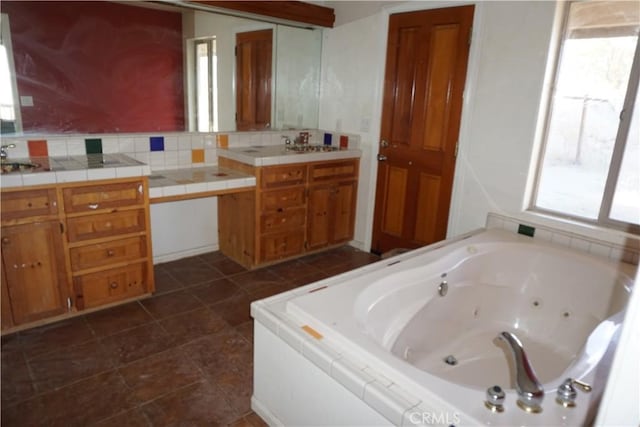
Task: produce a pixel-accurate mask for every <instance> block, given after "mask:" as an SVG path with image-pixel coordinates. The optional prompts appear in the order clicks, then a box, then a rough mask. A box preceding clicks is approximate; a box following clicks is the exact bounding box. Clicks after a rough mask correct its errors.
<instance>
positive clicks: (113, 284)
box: [109, 282, 118, 289]
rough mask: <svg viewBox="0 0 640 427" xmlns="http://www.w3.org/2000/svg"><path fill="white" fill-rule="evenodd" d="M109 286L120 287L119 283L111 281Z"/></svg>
mask: <svg viewBox="0 0 640 427" xmlns="http://www.w3.org/2000/svg"><path fill="white" fill-rule="evenodd" d="M109 287H110V288H111V289H115V288H117V287H118V283H117V282H111V283H110V284H109Z"/></svg>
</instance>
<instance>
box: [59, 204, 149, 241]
mask: <svg viewBox="0 0 640 427" xmlns="http://www.w3.org/2000/svg"><path fill="white" fill-rule="evenodd" d="M67 227H68V230H67V236H68V239H69V242H77V241H81V240H90V239H98V238H101V237H108V236H115V235H118V234H126V233H134V232H137V231H144V230H145V228H146V222H145V213H144V209H132V210H128V211H121V212H111V213H106V214H98V215H87V216H81V217H75V218H70V219H68V220H67Z"/></svg>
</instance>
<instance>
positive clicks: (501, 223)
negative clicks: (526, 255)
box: [486, 212, 640, 265]
mask: <svg viewBox="0 0 640 427" xmlns="http://www.w3.org/2000/svg"><path fill="white" fill-rule="evenodd" d="M521 226H526V227H533V228H535V231H534V235H533V239H534V240H539V241H542V242H548V243H552V244H554V245H558V246H563V247H567V248H571V249H575V250H577V251H581V252H586V253H588V254H591V255H596V256H600V257H604V258H608V259H610V260H612V261H622V262H625V263H627V264H633V265H638V263H639V260H640V237H624V238H623V239H618V241H617V242H614V241H604V240H602V239H597V238H593V237H589V236H585V235H583V234H580V233H575V232H571V231H567V230H563V229H560V228H555V227H551V226H548V225H544V224H542V223H539V222H536V221H531V220H524V219H521V218H517V217H511V216H508V215H502V214H498V213H494V212H490V213H489V214H488V215H487V222H486V228H497V229H500V230H507V231H510V232H512V233H517V232H518V229H519V228H520V227H521Z"/></svg>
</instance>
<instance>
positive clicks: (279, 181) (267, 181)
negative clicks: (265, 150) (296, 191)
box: [261, 164, 307, 188]
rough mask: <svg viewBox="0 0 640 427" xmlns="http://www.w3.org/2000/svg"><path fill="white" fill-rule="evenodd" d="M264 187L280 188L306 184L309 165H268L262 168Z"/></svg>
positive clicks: (262, 183)
mask: <svg viewBox="0 0 640 427" xmlns="http://www.w3.org/2000/svg"><path fill="white" fill-rule="evenodd" d="M261 174H262V180H261V186H262V188H278V187H287V186H291V185H299V184H304V183H305V182H306V181H307V165H306V164H294V165H285V166H267V167H264V168H262V170H261Z"/></svg>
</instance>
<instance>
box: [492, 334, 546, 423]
mask: <svg viewBox="0 0 640 427" xmlns="http://www.w3.org/2000/svg"><path fill="white" fill-rule="evenodd" d="M498 339H499V340H500V341H504V342H506V343H507V345H508V347H509V350H511V356H512V357H513V362H514V363H513V364H514V365H515V367H516V392H517V393H518V402H517V403H518V406H519V407H520V409H522V410H524V411H526V412H530V413H534V414H537V413H540V412H542V406H540V405H541V404H542V400H543V399H544V388H542V384H540V381H538V377H537V376H536V373H535V371H534V370H533V367H532V366H531V364H530V363H529V358H527V354H526V353H525V351H524V348H523V347H522V343H521V342H520V340H519V339H518V337H516V336H515V335H514V334H512V333H511V332H500V334H499V335H498Z"/></svg>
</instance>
